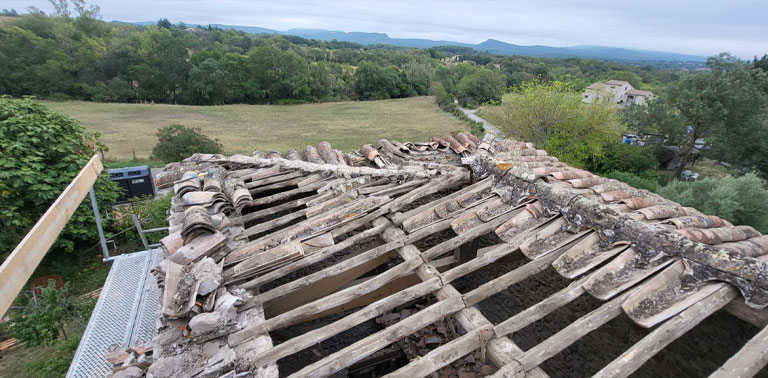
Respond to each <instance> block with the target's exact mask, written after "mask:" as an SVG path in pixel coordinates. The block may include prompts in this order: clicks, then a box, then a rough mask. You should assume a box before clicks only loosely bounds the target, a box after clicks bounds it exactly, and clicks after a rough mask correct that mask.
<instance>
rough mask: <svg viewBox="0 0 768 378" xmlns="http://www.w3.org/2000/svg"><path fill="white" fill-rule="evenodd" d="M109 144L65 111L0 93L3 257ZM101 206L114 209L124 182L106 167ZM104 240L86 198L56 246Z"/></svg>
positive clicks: (101, 179) (101, 180)
mask: <svg viewBox="0 0 768 378" xmlns="http://www.w3.org/2000/svg"><path fill="white" fill-rule="evenodd" d="M99 150H106V147H105V146H104V145H103V144H101V142H99V139H98V134H92V133H88V132H86V130H85V129H84V128H83V127H82V126H80V124H79V123H78V122H77V121H75V120H73V119H72V118H69V117H67V116H65V115H62V114H59V113H56V112H54V111H51V110H49V109H48V108H47V107H45V106H44V105H42V104H40V103H39V102H36V101H33V100H31V99H23V100H14V99H11V98H8V97H0V203H2V207H0V230H2V232H0V258H4V257H5V256H6V255H7V254H9V253H10V252H11V251H12V250H13V248H14V246H16V244H18V242H19V241H20V240H21V238H22V237H24V235H25V234H26V233H27V232H28V231H29V229H30V228H32V226H33V225H34V224H35V223H36V222H37V220H38V219H39V218H40V216H41V215H43V213H44V212H45V211H46V210H47V209H48V207H49V206H50V205H51V204H52V203H53V201H55V200H56V198H57V197H58V196H59V194H61V192H62V191H63V190H64V188H66V187H67V185H68V184H69V183H70V182H71V181H72V179H73V178H74V177H75V176H76V175H77V173H78V172H80V170H81V169H82V168H83V166H85V164H86V163H87V162H88V160H89V159H90V158H91V157H92V156H93V155H94V154H96V153H97V152H98V151H99ZM94 189H95V191H96V198H97V200H98V202H99V208H100V209H102V210H107V211H108V210H109V209H110V208H111V205H112V203H113V202H114V201H115V199H116V198H117V194H118V190H119V188H118V186H117V184H115V183H114V182H112V181H110V180H109V177H108V175H107V173H106V170H105V171H104V172H103V173H102V174H101V175H100V176H99V178H98V180H97V181H96V184H95V186H94ZM97 240H98V235H97V231H96V227H95V223H94V219H93V212H92V210H91V207H90V202H89V201H88V199H86V200H84V201H83V202H82V203H81V205H80V207H79V208H78V209H77V211H76V212H75V213H74V215H73V216H72V218H71V219H70V220H69V222H68V223H67V226H66V227H65V228H64V230H63V231H62V233H61V235H60V236H59V238H58V239H57V242H56V244H54V246H53V249H52V250H54V251H55V250H64V251H67V252H72V251H74V250H75V247H76V245H79V246H86V245H87V246H90V245H92V244H93V243H95V241H97Z"/></svg>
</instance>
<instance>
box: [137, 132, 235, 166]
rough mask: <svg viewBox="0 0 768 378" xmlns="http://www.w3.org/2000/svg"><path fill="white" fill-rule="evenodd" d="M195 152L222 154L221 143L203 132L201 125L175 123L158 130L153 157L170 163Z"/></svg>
mask: <svg viewBox="0 0 768 378" xmlns="http://www.w3.org/2000/svg"><path fill="white" fill-rule="evenodd" d="M194 153H204V154H220V153H221V143H219V141H218V139H211V138H209V137H208V136H206V135H205V134H203V131H202V130H201V129H200V128H199V127H186V126H184V125H179V124H173V125H168V126H165V127H161V128H160V129H159V130H157V144H156V145H155V147H154V148H153V149H152V159H158V160H161V161H163V162H165V163H170V162H174V161H181V160H184V159H186V158H188V157H190V156H191V155H192V154H194Z"/></svg>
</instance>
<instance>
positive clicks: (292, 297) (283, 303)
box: [263, 252, 395, 318]
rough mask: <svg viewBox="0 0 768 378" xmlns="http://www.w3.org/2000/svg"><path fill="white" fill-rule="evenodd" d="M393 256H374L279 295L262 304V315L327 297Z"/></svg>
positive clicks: (284, 310) (272, 314)
mask: <svg viewBox="0 0 768 378" xmlns="http://www.w3.org/2000/svg"><path fill="white" fill-rule="evenodd" d="M394 256H395V254H394V253H393V252H389V253H385V254H383V255H380V256H376V257H374V258H372V259H370V260H368V261H365V262H363V263H361V264H359V265H355V266H354V267H351V268H350V269H345V270H344V271H343V272H341V273H338V274H335V275H332V276H327V277H325V278H323V279H321V280H319V281H316V282H313V283H312V284H310V285H309V286H306V287H305V288H304V289H303V290H297V291H293V292H291V293H289V294H285V295H281V296H279V297H277V298H275V299H274V300H271V301H269V302H267V303H266V304H263V306H264V314H265V315H266V316H267V318H271V317H274V316H277V315H280V314H282V313H284V312H286V311H290V310H292V309H294V308H296V307H298V306H300V305H303V304H305V303H309V302H312V301H314V300H316V299H320V298H322V297H324V296H326V295H329V294H331V293H333V292H335V291H337V290H339V289H340V288H342V287H344V286H345V285H347V284H348V283H350V282H352V281H354V280H356V279H358V278H360V277H361V276H363V275H364V274H366V273H368V272H370V271H371V270H373V269H376V267H378V266H379V265H382V264H384V263H386V262H387V261H390V260H392V257H394ZM358 298H359V297H358ZM355 299H357V298H355ZM344 304H346V303H344Z"/></svg>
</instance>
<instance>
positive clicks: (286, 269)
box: [237, 225, 386, 289]
mask: <svg viewBox="0 0 768 378" xmlns="http://www.w3.org/2000/svg"><path fill="white" fill-rule="evenodd" d="M385 227H386V226H385V225H381V226H379V227H373V228H371V229H368V230H365V231H363V232H361V233H358V234H355V235H352V236H350V237H348V238H347V239H344V241H342V242H340V243H337V244H335V245H332V246H330V247H325V248H322V249H320V250H317V251H315V252H313V253H312V254H311V255H309V256H306V257H304V258H303V259H301V260H299V261H296V262H293V263H290V264H288V265H286V266H283V267H280V268H278V269H277V270H274V271H272V272H269V273H267V274H265V275H263V276H260V277H257V278H254V279H252V280H250V281H248V282H245V283H243V284H240V285H238V286H237V287H238V288H243V289H255V288H257V287H259V286H261V285H263V284H265V283H268V282H271V281H274V280H276V279H278V278H280V277H283V276H285V275H286V274H289V273H291V272H294V271H296V270H298V269H301V268H304V267H306V266H309V265H312V264H314V263H316V262H319V261H322V260H325V259H326V258H328V257H329V256H331V255H333V254H335V253H337V252H339V251H343V250H345V249H347V248H349V247H351V246H353V245H354V244H355V243H357V242H360V241H362V240H364V239H367V238H370V237H373V236H376V235H377V234H379V233H380V232H381V231H382V230H383V229H384V228H385ZM361 253H362V252H361Z"/></svg>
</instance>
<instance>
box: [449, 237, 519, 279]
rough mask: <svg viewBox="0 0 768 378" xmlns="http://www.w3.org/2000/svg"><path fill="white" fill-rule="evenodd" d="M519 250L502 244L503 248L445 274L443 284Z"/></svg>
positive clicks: (500, 247) (498, 248)
mask: <svg viewBox="0 0 768 378" xmlns="http://www.w3.org/2000/svg"><path fill="white" fill-rule="evenodd" d="M516 250H517V248H515V247H514V246H511V245H509V244H502V245H501V246H499V247H497V248H495V249H493V250H492V251H490V252H487V253H485V254H484V255H482V256H479V257H475V258H474V259H472V260H469V261H467V262H466V263H464V264H461V265H459V266H457V267H455V268H453V269H451V270H449V271H447V272H444V273H443V282H444V283H449V282H453V281H454V280H456V279H458V278H460V277H463V276H465V275H467V274H469V273H472V272H474V271H476V270H478V269H481V268H484V267H486V266H488V265H490V264H492V263H494V262H496V261H498V260H500V259H501V258H503V257H504V256H507V255H508V254H510V253H512V252H515V251H516Z"/></svg>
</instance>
